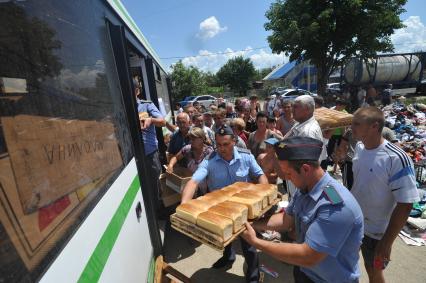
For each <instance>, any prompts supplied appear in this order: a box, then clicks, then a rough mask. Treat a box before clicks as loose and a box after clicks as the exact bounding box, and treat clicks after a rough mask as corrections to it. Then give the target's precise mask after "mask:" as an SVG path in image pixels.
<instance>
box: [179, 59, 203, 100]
mask: <svg viewBox="0 0 426 283" xmlns="http://www.w3.org/2000/svg"><path fill="white" fill-rule="evenodd" d="M171 81H172V86H173V95H174V99H175V101H180V100H182V99H183V98H185V97H186V96H190V95H194V96H197V95H202V94H206V92H207V83H206V79H205V76H204V74H203V72H201V71H200V70H198V68H196V67H193V66H189V67H185V66H184V65H183V63H182V61H178V62H177V63H176V64H174V65H173V66H172V73H171Z"/></svg>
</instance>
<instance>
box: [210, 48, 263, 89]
mask: <svg viewBox="0 0 426 283" xmlns="http://www.w3.org/2000/svg"><path fill="white" fill-rule="evenodd" d="M255 75H256V70H255V69H254V66H253V63H252V62H251V60H250V59H244V58H243V57H242V56H239V57H235V58H233V59H229V60H228V62H226V64H225V65H223V66H222V67H221V68H220V69H219V71H218V72H217V74H216V76H217V78H218V80H219V81H220V83H221V84H222V85H223V86H229V87H230V88H231V90H232V91H234V92H237V93H239V94H242V95H244V94H245V93H246V92H247V90H249V89H250V83H251V82H252V80H253V78H254V77H255Z"/></svg>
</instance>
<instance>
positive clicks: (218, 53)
mask: <svg viewBox="0 0 426 283" xmlns="http://www.w3.org/2000/svg"><path fill="white" fill-rule="evenodd" d="M263 48H269V46H262V47H255V48H247V49H242V50H236V51H225V52H215V53H209V54H199V55H190V56H175V57H164V58H160V59H161V60H168V59H184V58H188V57H208V56H214V55H223V54H232V53H239V52H242V51H253V50H259V49H263Z"/></svg>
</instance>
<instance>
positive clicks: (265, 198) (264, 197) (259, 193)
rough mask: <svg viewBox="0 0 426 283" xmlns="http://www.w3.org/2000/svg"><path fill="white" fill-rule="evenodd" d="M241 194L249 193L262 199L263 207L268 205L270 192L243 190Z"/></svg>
mask: <svg viewBox="0 0 426 283" xmlns="http://www.w3.org/2000/svg"><path fill="white" fill-rule="evenodd" d="M239 194H248V195H252V196H255V197H258V198H259V199H261V200H262V209H263V208H265V207H267V206H268V192H266V191H264V192H263V191H258V190H243V191H241V192H240V193H239Z"/></svg>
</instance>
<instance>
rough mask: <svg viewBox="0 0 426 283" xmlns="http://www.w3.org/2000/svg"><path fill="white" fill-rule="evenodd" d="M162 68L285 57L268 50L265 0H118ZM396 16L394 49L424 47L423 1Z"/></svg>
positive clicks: (413, 0) (267, 62) (274, 61)
mask: <svg viewBox="0 0 426 283" xmlns="http://www.w3.org/2000/svg"><path fill="white" fill-rule="evenodd" d="M121 1H122V3H123V4H124V6H125V7H126V9H127V10H128V12H129V13H130V15H131V16H132V18H133V19H134V20H135V22H136V24H137V25H138V26H139V28H140V30H141V31H142V33H143V34H144V35H145V37H146V38H147V39H148V41H149V43H150V44H151V46H152V47H153V48H154V50H155V51H156V52H157V54H158V56H159V57H160V58H161V61H162V63H163V65H164V66H166V67H170V66H171V64H173V63H176V62H177V61H178V60H182V62H183V64H184V65H186V66H190V65H192V66H195V67H198V68H199V69H201V70H203V71H210V72H216V71H218V70H219V68H220V67H221V66H222V65H223V64H225V63H226V62H227V61H228V59H230V58H233V57H235V56H239V55H242V56H244V57H245V58H250V59H251V60H252V62H253V64H254V66H255V68H257V69H261V68H266V67H273V66H276V65H278V64H283V63H286V62H287V61H288V58H287V57H286V56H285V55H284V54H273V53H272V52H271V49H270V48H269V46H268V41H267V36H268V35H269V34H270V32H267V31H265V28H264V24H265V22H266V21H267V19H266V17H265V12H266V11H267V10H268V8H269V6H270V5H271V3H273V2H274V1H269V0H227V1H224V0H156V1H153V0H149V1H148V0H121ZM404 8H405V10H406V12H405V13H404V14H402V15H401V20H402V21H403V22H404V24H405V25H406V27H405V28H403V29H400V30H397V31H396V32H395V34H393V35H392V37H391V38H392V42H393V43H394V47H395V52H412V51H419V50H421V49H423V50H426V1H425V0H408V2H407V4H406V5H405V7H404Z"/></svg>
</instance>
